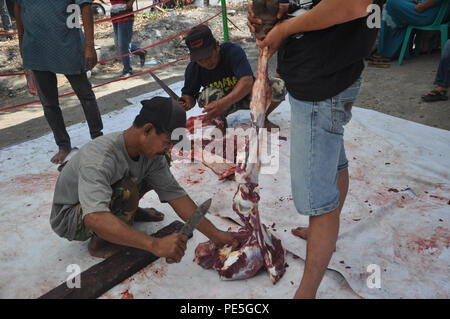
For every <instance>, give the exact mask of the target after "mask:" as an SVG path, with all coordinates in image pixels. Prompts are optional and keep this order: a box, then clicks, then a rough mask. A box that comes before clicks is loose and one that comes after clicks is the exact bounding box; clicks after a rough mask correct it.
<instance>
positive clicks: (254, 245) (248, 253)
mask: <svg viewBox="0 0 450 319" xmlns="http://www.w3.org/2000/svg"><path fill="white" fill-rule="evenodd" d="M253 10H254V12H255V14H256V15H257V16H259V17H262V18H263V23H266V24H270V23H271V24H272V26H273V24H274V22H275V21H276V13H277V12H278V0H269V1H267V0H254V1H253ZM269 20H270V21H269ZM269 22H270V23H269ZM270 28H271V26H270ZM270 28H267V27H263V29H262V30H259V31H258V32H263V33H264V32H267V31H268V30H269V29H270ZM261 37H262V36H261V35H259V38H261ZM268 60H269V59H268V49H267V48H264V49H259V54H258V70H257V74H256V80H255V82H254V84H253V89H252V98H251V102H250V118H251V125H252V130H251V132H250V136H249V143H248V145H246V146H245V148H244V149H243V150H242V151H241V152H239V153H238V155H237V158H236V164H237V166H236V172H235V179H236V182H238V183H239V185H238V189H237V191H236V193H235V196H234V199H233V210H234V211H235V212H236V214H237V215H238V216H239V218H240V219H241V221H242V222H243V224H244V227H243V229H241V231H240V236H241V237H243V238H241V240H240V242H241V244H242V246H241V247H240V248H239V249H236V250H233V249H231V248H230V247H228V246H225V247H223V248H221V249H216V247H214V244H212V243H211V242H207V243H203V244H200V245H199V246H198V247H197V249H196V258H195V259H194V261H195V262H197V263H199V264H200V265H201V266H203V267H205V268H210V267H213V268H214V269H216V270H217V271H218V272H219V275H220V277H221V278H225V279H245V278H250V277H252V276H253V275H255V274H256V272H257V271H258V270H259V268H258V267H261V266H263V265H264V266H265V268H266V270H267V271H268V272H269V275H270V279H271V281H272V283H274V284H275V283H276V282H277V281H278V280H279V279H280V278H281V276H283V274H284V272H285V271H286V268H285V256H286V251H285V249H284V248H283V247H282V245H281V241H280V239H278V238H277V237H276V236H274V235H273V234H271V233H270V232H269V231H268V230H267V227H266V226H265V225H263V224H261V221H260V217H259V210H258V202H259V199H260V197H259V191H258V175H259V171H260V165H261V163H260V158H259V154H260V148H261V144H262V143H261V141H260V134H259V131H260V129H261V128H263V125H264V120H265V113H266V110H267V108H268V107H269V105H270V102H271V92H272V90H271V87H270V82H269V78H268ZM261 261H262V262H261ZM208 266H209V267H208Z"/></svg>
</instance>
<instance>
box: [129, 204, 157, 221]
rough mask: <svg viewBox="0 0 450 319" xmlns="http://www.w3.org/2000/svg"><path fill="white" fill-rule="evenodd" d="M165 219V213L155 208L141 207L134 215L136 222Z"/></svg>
mask: <svg viewBox="0 0 450 319" xmlns="http://www.w3.org/2000/svg"><path fill="white" fill-rule="evenodd" d="M163 219H164V214H163V213H161V212H158V211H157V210H156V209H154V208H141V207H138V208H137V209H136V215H134V221H135V222H160V221H162V220H163Z"/></svg>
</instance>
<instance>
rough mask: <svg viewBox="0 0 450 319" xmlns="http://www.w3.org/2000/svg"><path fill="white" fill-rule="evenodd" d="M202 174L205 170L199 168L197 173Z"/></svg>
mask: <svg viewBox="0 0 450 319" xmlns="http://www.w3.org/2000/svg"><path fill="white" fill-rule="evenodd" d="M204 172H206V170H204V169H203V168H199V169H198V173H199V174H203V173H204Z"/></svg>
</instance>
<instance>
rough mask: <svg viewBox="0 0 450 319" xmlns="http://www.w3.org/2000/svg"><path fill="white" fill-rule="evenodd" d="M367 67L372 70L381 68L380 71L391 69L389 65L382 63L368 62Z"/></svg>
mask: <svg viewBox="0 0 450 319" xmlns="http://www.w3.org/2000/svg"><path fill="white" fill-rule="evenodd" d="M367 66H371V67H374V68H382V69H387V68H390V67H391V65H390V64H389V63H383V62H379V61H374V62H369V63H368V64H367Z"/></svg>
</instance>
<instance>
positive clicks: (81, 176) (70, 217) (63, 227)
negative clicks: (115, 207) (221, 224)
mask: <svg viewBox="0 0 450 319" xmlns="http://www.w3.org/2000/svg"><path fill="white" fill-rule="evenodd" d="M124 177H130V178H131V179H132V180H133V181H134V182H135V183H136V184H139V183H140V182H141V181H143V180H145V182H146V183H147V184H148V185H149V186H150V187H152V188H153V189H154V190H155V192H156V193H157V195H158V196H159V199H160V201H161V202H167V201H170V200H173V199H177V198H180V197H183V196H185V195H186V192H185V191H184V189H183V188H182V187H181V186H180V185H179V184H178V182H177V181H176V180H175V178H174V177H173V175H172V173H171V172H170V170H169V165H168V163H167V160H166V159H165V157H164V156H158V157H157V158H156V159H154V160H151V159H149V158H147V157H145V156H143V155H141V156H139V159H138V160H136V161H135V160H133V159H131V158H130V156H129V155H128V152H127V150H126V147H125V140H124V137H123V132H116V133H111V134H108V135H104V136H101V137H98V138H96V139H95V140H93V141H91V142H89V143H87V144H86V145H84V146H83V147H82V148H81V149H80V150H79V151H78V152H77V154H75V155H74V156H73V157H72V158H71V159H70V161H69V162H68V163H67V165H66V166H65V167H64V169H63V170H62V172H61V174H60V175H59V177H58V180H57V182H56V186H55V194H54V196H53V206H52V212H51V215H50V224H51V226H52V228H53V230H54V231H55V232H56V233H57V234H58V235H59V236H61V237H65V238H67V239H69V240H73V238H74V237H75V235H76V231H77V224H78V216H77V209H74V208H76V206H77V205H78V204H81V208H82V211H83V218H84V217H85V216H86V215H87V214H89V213H94V212H109V211H110V209H109V203H110V201H111V196H112V192H113V190H112V187H111V185H113V184H114V183H116V182H117V181H119V180H121V179H123V178H124Z"/></svg>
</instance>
